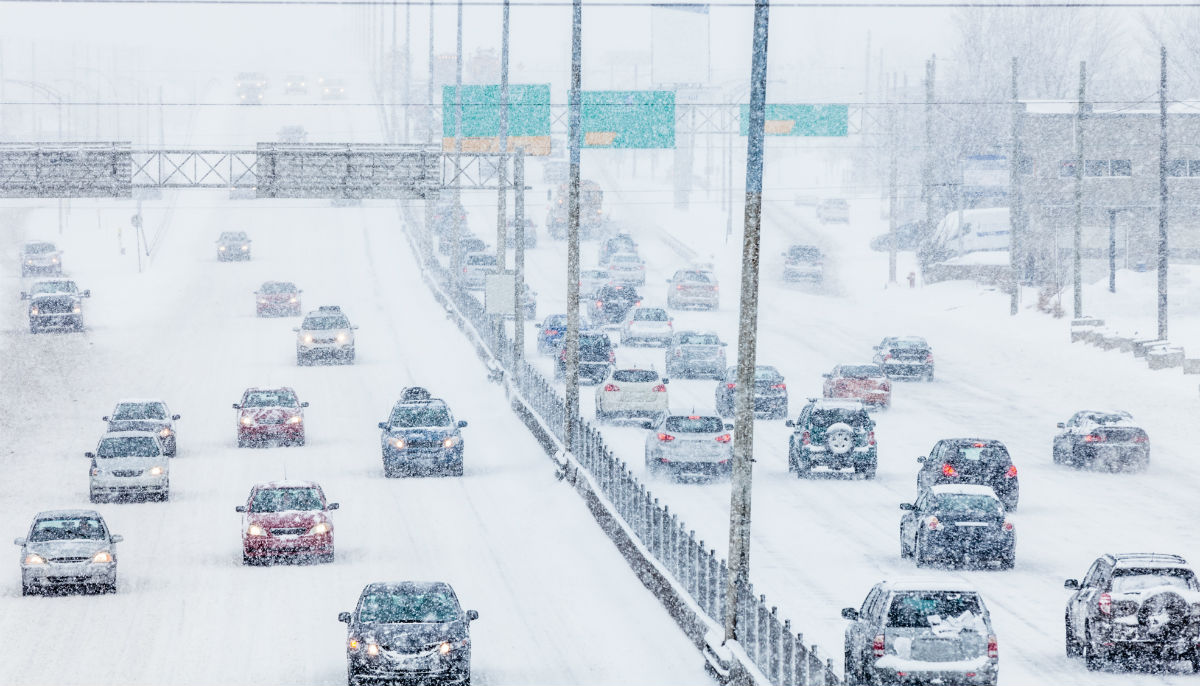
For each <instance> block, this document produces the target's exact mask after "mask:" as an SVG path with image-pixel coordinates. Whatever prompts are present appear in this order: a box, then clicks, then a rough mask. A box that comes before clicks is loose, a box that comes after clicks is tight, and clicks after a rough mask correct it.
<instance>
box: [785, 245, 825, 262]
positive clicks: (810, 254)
mask: <svg viewBox="0 0 1200 686" xmlns="http://www.w3.org/2000/svg"><path fill="white" fill-rule="evenodd" d="M787 256H788V259H789V260H809V261H814V260H819V259H821V251H820V250H818V249H816V248H814V247H812V246H811V245H793V246H792V247H791V248H789V249H788V254H787Z"/></svg>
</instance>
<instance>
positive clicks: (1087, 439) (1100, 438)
mask: <svg viewBox="0 0 1200 686" xmlns="http://www.w3.org/2000/svg"><path fill="white" fill-rule="evenodd" d="M1083 442H1084V443H1103V442H1104V434H1088V435H1086V436H1084V437H1083Z"/></svg>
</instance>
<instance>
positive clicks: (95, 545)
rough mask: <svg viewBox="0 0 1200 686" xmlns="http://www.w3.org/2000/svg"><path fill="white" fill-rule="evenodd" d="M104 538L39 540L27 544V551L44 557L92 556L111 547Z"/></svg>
mask: <svg viewBox="0 0 1200 686" xmlns="http://www.w3.org/2000/svg"><path fill="white" fill-rule="evenodd" d="M110 547H111V546H110V544H109V542H108V541H106V540H102V539H75V540H69V541H67V540H64V541H37V542H31V543H26V544H25V553H26V554H28V553H37V554H38V555H41V556H42V557H44V558H54V557H91V556H92V555H95V554H96V553H98V552H100V551H101V550H108V549H110Z"/></svg>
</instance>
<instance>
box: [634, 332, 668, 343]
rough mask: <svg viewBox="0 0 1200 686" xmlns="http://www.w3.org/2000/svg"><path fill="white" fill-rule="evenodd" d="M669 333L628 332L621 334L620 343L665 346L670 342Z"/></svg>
mask: <svg viewBox="0 0 1200 686" xmlns="http://www.w3.org/2000/svg"><path fill="white" fill-rule="evenodd" d="M672 335H673V334H672V333H671V332H670V331H630V332H628V333H624V332H622V333H621V342H622V343H626V344H629V343H654V344H656V345H667V344H669V343H670V342H671V336H672Z"/></svg>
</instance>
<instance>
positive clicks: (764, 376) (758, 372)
mask: <svg viewBox="0 0 1200 686" xmlns="http://www.w3.org/2000/svg"><path fill="white" fill-rule="evenodd" d="M778 381H783V374H780V373H779V371H778V370H777V369H775V368H774V367H755V368H754V382H755V383H775V382H778Z"/></svg>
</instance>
